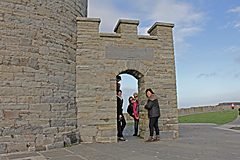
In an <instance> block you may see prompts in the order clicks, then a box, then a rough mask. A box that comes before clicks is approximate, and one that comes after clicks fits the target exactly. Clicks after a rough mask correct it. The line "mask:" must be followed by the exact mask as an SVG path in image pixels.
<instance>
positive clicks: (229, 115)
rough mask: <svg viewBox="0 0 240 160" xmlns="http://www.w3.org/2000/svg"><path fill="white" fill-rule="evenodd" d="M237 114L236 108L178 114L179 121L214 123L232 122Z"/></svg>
mask: <svg viewBox="0 0 240 160" xmlns="http://www.w3.org/2000/svg"><path fill="white" fill-rule="evenodd" d="M237 116H238V111H237V110H229V111H219V112H207V113H199V114H192V115H185V116H179V117H178V122H179V123H215V124H218V125H220V124H226V123H229V122H233V121H234V120H235V119H236V118H237Z"/></svg>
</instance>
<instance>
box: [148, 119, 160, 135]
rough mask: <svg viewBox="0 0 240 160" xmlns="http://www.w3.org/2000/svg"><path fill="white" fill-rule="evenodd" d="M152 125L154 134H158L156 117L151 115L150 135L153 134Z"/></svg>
mask: <svg viewBox="0 0 240 160" xmlns="http://www.w3.org/2000/svg"><path fill="white" fill-rule="evenodd" d="M153 127H154V128H155V131H156V135H159V128H158V117H153V118H150V119H149V129H150V136H153Z"/></svg>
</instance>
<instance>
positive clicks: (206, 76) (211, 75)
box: [197, 72, 217, 78]
mask: <svg viewBox="0 0 240 160" xmlns="http://www.w3.org/2000/svg"><path fill="white" fill-rule="evenodd" d="M216 75H217V74H216V72H213V73H201V74H199V75H198V76H197V78H202V77H205V78H209V77H215V76H216Z"/></svg>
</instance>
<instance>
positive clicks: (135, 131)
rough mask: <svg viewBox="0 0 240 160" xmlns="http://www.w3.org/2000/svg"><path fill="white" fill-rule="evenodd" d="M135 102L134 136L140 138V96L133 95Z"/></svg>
mask: <svg viewBox="0 0 240 160" xmlns="http://www.w3.org/2000/svg"><path fill="white" fill-rule="evenodd" d="M133 96H134V98H135V102H134V103H133V113H134V117H133V118H134V134H133V136H138V123H139V104H138V94H137V93H134V94H133Z"/></svg>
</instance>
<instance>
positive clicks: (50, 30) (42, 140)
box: [0, 0, 87, 153]
mask: <svg viewBox="0 0 240 160" xmlns="http://www.w3.org/2000/svg"><path fill="white" fill-rule="evenodd" d="M86 16H87V0H1V1H0V153H4V152H15V151H25V150H28V149H29V150H39V149H49V148H54V147H63V146H64V145H67V144H71V143H74V142H78V141H79V132H78V130H77V119H76V118H77V116H76V87H75V86H76V74H75V72H76V39H77V36H76V29H77V25H76V17H86Z"/></svg>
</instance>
